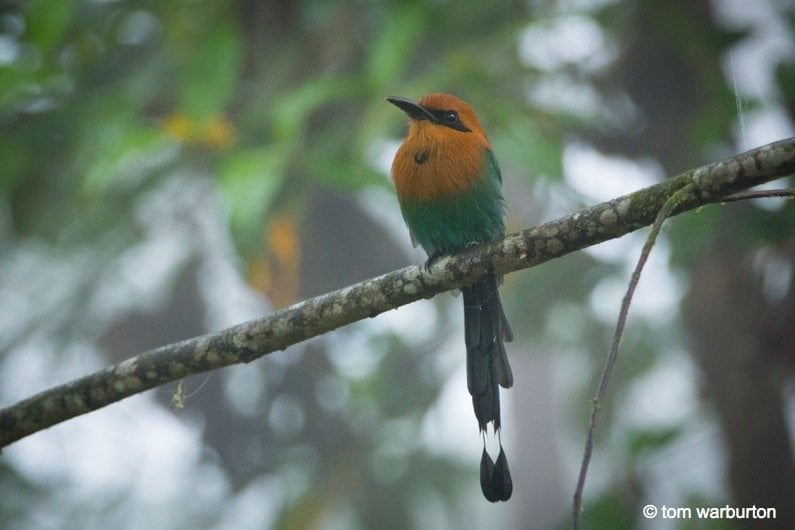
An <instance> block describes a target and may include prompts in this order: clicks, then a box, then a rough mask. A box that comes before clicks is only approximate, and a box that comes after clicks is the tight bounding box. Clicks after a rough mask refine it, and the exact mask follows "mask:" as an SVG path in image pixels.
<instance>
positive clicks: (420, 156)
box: [414, 151, 428, 164]
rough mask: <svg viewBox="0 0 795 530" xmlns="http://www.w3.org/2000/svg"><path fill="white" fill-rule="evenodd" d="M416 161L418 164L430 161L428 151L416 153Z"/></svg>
mask: <svg viewBox="0 0 795 530" xmlns="http://www.w3.org/2000/svg"><path fill="white" fill-rule="evenodd" d="M414 161H415V162H416V163H418V164H424V163H425V162H427V161H428V151H417V152H416V153H414Z"/></svg>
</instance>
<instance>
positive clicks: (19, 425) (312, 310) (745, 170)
mask: <svg viewBox="0 0 795 530" xmlns="http://www.w3.org/2000/svg"><path fill="white" fill-rule="evenodd" d="M793 172H795V138H790V139H787V140H782V141H779V142H776V143H772V144H768V145H765V146H762V147H759V148H757V149H753V150H751V151H748V152H746V153H743V154H741V155H737V156H735V157H732V158H729V159H726V160H724V161H721V162H718V163H715V164H711V165H708V166H704V167H701V168H698V169H694V170H690V171H687V172H685V173H682V174H680V175H677V176H676V177H672V178H670V179H666V180H665V181H663V182H661V183H659V184H656V185H654V186H650V187H648V188H645V189H642V190H639V191H636V192H634V193H630V194H629V195H625V196H623V197H619V198H617V199H613V200H611V201H608V202H605V203H602V204H598V205H596V206H593V207H590V208H588V209H585V210H583V211H580V212H577V213H574V214H572V215H568V216H566V217H563V218H561V219H558V220H556V221H552V222H549V223H546V224H544V225H541V226H538V227H535V228H529V229H527V230H523V231H522V232H519V233H516V234H511V235H509V236H507V237H506V238H504V239H502V240H499V241H495V242H493V243H489V244H487V245H482V246H480V247H476V248H472V249H468V250H467V251H465V252H463V253H461V254H457V255H455V256H446V257H443V258H441V259H439V260H437V261H435V262H434V264H433V265H432V266H431V267H430V269H429V270H427V271H426V270H425V269H424V268H423V267H420V266H411V267H406V268H403V269H400V270H397V271H394V272H390V273H388V274H385V275H383V276H379V277H377V278H373V279H370V280H366V281H363V282H361V283H357V284H355V285H352V286H349V287H345V288H344V289H340V290H337V291H334V292H331V293H328V294H324V295H322V296H318V297H315V298H312V299H310V300H306V301H303V302H300V303H298V304H295V305H293V306H291V307H288V308H285V309H282V310H280V311H276V312H274V313H273V314H271V315H268V316H265V317H263V318H260V319H256V320H252V321H249V322H245V323H243V324H239V325H237V326H234V327H231V328H228V329H225V330H223V331H221V332H219V333H214V334H209V335H204V336H201V337H196V338H193V339H190V340H186V341H182V342H178V343H175V344H169V345H166V346H162V347H160V348H156V349H154V350H150V351H147V352H144V353H142V354H140V355H137V356H135V357H132V358H130V359H127V360H125V361H122V362H121V363H119V364H116V365H113V366H110V367H108V368H105V369H104V370H100V371H98V372H94V373H92V374H89V375H86V376H84V377H81V378H80V379H76V380H74V381H71V382H69V383H66V384H63V385H60V386H56V387H53V388H50V389H48V390H45V391H43V392H40V393H38V394H36V395H34V396H31V397H29V398H27V399H24V400H22V401H20V402H18V403H16V404H14V405H12V406H10V407H7V408H4V409H1V410H0V448H2V447H5V446H7V445H9V444H11V443H13V442H15V441H17V440H19V439H21V438H24V437H25V436H28V435H30V434H33V433H35V432H38V431H40V430H43V429H46V428H47V427H51V426H53V425H55V424H58V423H60V422H62V421H66V420H68V419H70V418H73V417H75V416H78V415H81V414H85V413H87V412H91V411H94V410H97V409H100V408H102V407H104V406H106V405H109V404H111V403H114V402H116V401H120V400H122V399H124V398H126V397H129V396H132V395H134V394H137V393H139V392H143V391H145V390H149V389H152V388H155V387H158V386H160V385H162V384H164V383H168V382H171V381H176V380H179V379H181V378H183V377H186V376H189V375H194V374H198V373H201V372H206V371H209V370H214V369H216V368H221V367H223V366H229V365H231V364H237V363H243V362H251V361H253V360H255V359H258V358H260V357H262V356H264V355H267V354H269V353H272V352H274V351H278V350H283V349H285V348H287V347H288V346H290V345H292V344H296V343H299V342H301V341H303V340H306V339H309V338H311V337H316V336H318V335H322V334H324V333H326V332H329V331H332V330H334V329H337V328H339V327H342V326H345V325H347V324H351V323H353V322H356V321H358V320H362V319H364V318H366V317H374V316H376V315H379V314H381V313H383V312H385V311H388V310H390V309H394V308H396V307H400V306H402V305H405V304H408V303H411V302H414V301H416V300H419V299H420V298H430V297H432V296H434V295H436V294H438V293H441V292H444V291H448V290H451V289H455V288H458V287H461V286H462V285H467V284H470V283H472V282H474V281H476V280H477V279H479V278H481V277H482V276H484V275H486V274H507V273H510V272H514V271H517V270H521V269H526V268H529V267H533V266H535V265H539V264H541V263H544V262H546V261H549V260H552V259H555V258H559V257H561V256H564V255H566V254H569V253H571V252H574V251H576V250H580V249H582V248H585V247H588V246H591V245H596V244H598V243H601V242H603V241H607V240H609V239H614V238H617V237H620V236H622V235H624V234H627V233H629V232H632V231H634V230H637V229H638V228H641V227H643V226H647V225H650V224H651V223H653V222H654V220H655V218H656V217H657V215H658V212H659V211H660V209H661V208H662V207H663V206H664V205H665V204H666V202H668V201H669V199H670V198H671V197H672V196H673V195H674V194H675V193H680V194H682V195H683V196H679V197H677V199H678V205H677V206H676V208H675V209H674V211H673V212H672V215H675V214H678V213H681V212H684V211H687V210H691V209H693V208H696V207H698V206H702V205H706V204H710V203H714V202H719V201H721V200H722V199H723V198H724V197H727V196H729V195H731V194H734V193H736V192H739V191H742V190H745V189H748V188H750V187H752V186H756V185H758V184H762V183H764V182H768V181H770V180H774V179H777V178H781V177H785V176H788V175H790V174H792V173H793ZM593 178H594V179H598V178H609V176H594V177H593ZM688 187H689V189H688ZM682 190H686V191H685V192H684V193H682Z"/></svg>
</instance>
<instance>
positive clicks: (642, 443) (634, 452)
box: [627, 427, 681, 458]
mask: <svg viewBox="0 0 795 530" xmlns="http://www.w3.org/2000/svg"><path fill="white" fill-rule="evenodd" d="M680 432H681V429H680V428H679V427H668V428H661V429H644V430H636V431H632V432H630V433H629V439H628V442H627V446H628V448H629V454H630V455H631V456H632V458H637V457H638V456H640V455H642V454H644V453H649V452H654V451H657V450H659V449H663V448H665V446H666V445H668V444H669V443H671V442H672V441H673V440H674V439H675V438H676V437H677V436H679V433H680Z"/></svg>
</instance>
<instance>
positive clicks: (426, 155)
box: [392, 121, 491, 202]
mask: <svg viewBox="0 0 795 530" xmlns="http://www.w3.org/2000/svg"><path fill="white" fill-rule="evenodd" d="M486 149H491V145H490V144H489V141H488V139H487V138H486V137H485V136H484V135H483V134H482V133H481V132H479V131H472V132H461V131H456V130H451V129H448V128H445V127H440V126H438V125H434V124H432V123H430V122H427V121H413V122H412V123H411V126H410V128H409V133H408V135H407V136H406V140H405V141H404V142H403V145H401V146H400V149H398V152H397V154H396V155H395V160H394V162H393V163H392V178H393V179H394V181H395V189H396V191H397V194H398V197H399V198H401V199H413V200H419V201H423V202H425V201H433V200H434V199H438V198H440V197H448V196H451V195H456V194H458V193H460V192H463V191H466V190H468V189H469V188H470V187H471V186H472V184H473V183H474V182H475V181H476V180H477V179H479V178H482V177H483V176H484V169H485V168H484V164H485V162H486V156H485V150H486Z"/></svg>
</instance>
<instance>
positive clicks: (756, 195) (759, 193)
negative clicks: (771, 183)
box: [721, 188, 795, 202]
mask: <svg viewBox="0 0 795 530" xmlns="http://www.w3.org/2000/svg"><path fill="white" fill-rule="evenodd" d="M774 198H782V199H793V198H795V188H784V189H780V190H750V191H741V192H740V193H735V194H733V195H729V196H728V197H724V198H723V199H721V202H738V201H747V200H749V199H774Z"/></svg>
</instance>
